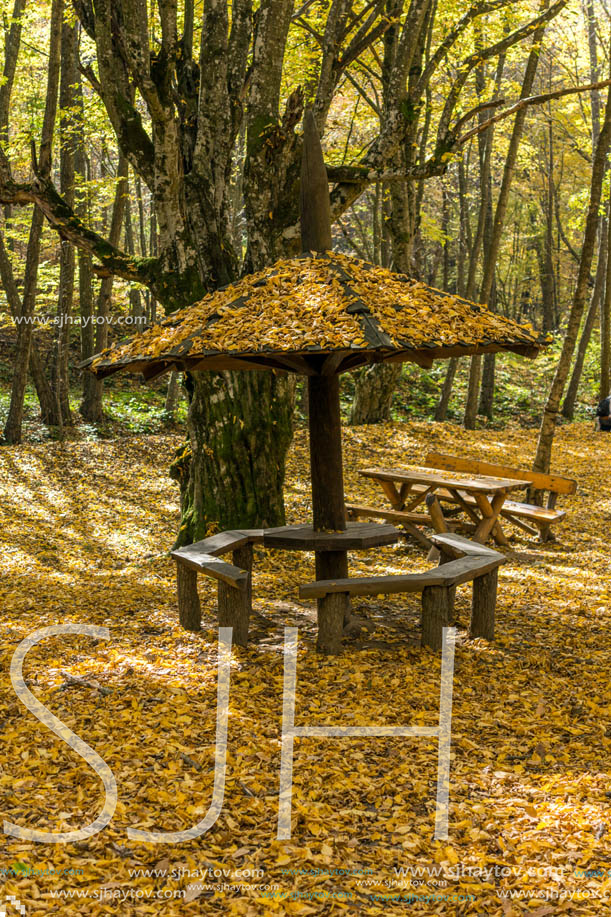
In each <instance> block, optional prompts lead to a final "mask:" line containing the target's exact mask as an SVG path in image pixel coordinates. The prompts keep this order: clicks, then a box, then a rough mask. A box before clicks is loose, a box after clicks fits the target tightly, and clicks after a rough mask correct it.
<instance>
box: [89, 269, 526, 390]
mask: <svg viewBox="0 0 611 917" xmlns="http://www.w3.org/2000/svg"><path fill="white" fill-rule="evenodd" d="M543 343H544V342H543V341H542V340H541V339H540V338H539V337H538V335H537V334H536V332H535V331H534V330H533V328H532V327H530V326H523V325H518V324H517V323H516V322H513V321H511V320H509V319H506V318H504V317H503V316H500V315H497V314H495V313H493V312H490V311H489V310H488V309H486V308H485V307H484V306H482V305H478V304H476V303H472V302H469V301H468V300H466V299H463V298H462V297H460V296H455V295H453V294H450V293H444V292H442V291H440V290H436V289H434V288H433V287H429V286H427V285H426V284H424V283H420V282H419V281H415V280H412V279H410V278H409V277H407V276H406V275H404V274H397V273H393V272H392V271H389V270H386V269H385V268H381V267H376V266H375V265H371V264H367V263H365V262H363V261H359V260H357V259H355V258H350V257H348V256H346V255H341V254H336V253H331V252H325V253H324V254H321V255H310V254H306V255H302V256H301V257H299V258H292V259H287V260H285V261H277V262H276V263H275V264H273V265H272V266H271V267H269V268H266V269H265V270H263V271H259V272H258V273H256V274H249V275H247V276H245V277H243V278H242V279H241V280H239V281H237V282H236V283H233V284H230V285H229V286H228V287H226V288H224V289H222V290H217V291H215V292H214V293H210V294H209V295H208V296H206V297H204V299H202V300H201V302H198V303H194V304H193V305H191V306H188V307H187V308H185V309H182V310H180V311H179V312H175V313H172V314H171V315H169V316H168V317H167V318H165V319H164V320H163V321H162V322H160V323H159V324H156V325H154V326H152V327H151V328H148V329H147V330H146V331H144V332H142V333H140V334H136V335H134V336H133V337H132V338H130V339H128V340H126V341H124V342H122V343H119V344H116V345H114V346H113V347H111V348H109V349H108V350H106V351H104V352H103V353H101V354H98V355H97V356H95V357H94V358H93V359H92V360H91V361H89V368H90V369H91V370H92V371H93V372H95V373H96V374H97V375H99V376H107V375H110V374H112V373H114V372H117V371H118V370H120V369H127V370H129V371H131V372H144V374H145V376H147V377H148V378H150V377H153V376H155V375H158V374H159V373H161V372H164V371H165V370H167V369H173V368H181V369H202V370H203V369H257V368H259V369H261V368H265V367H270V368H278V369H285V370H289V371H292V372H302V373H307V374H311V373H312V372H319V371H323V372H325V373H326V372H329V371H332V372H343V371H345V370H348V369H354V368H355V367H357V366H361V365H363V364H365V363H371V362H379V361H413V362H416V363H420V364H422V365H430V363H431V362H432V360H433V359H436V358H440V357H441V358H443V357H449V356H460V355H462V354H472V353H486V352H488V353H490V352H494V351H497V350H513V351H515V352H517V353H520V354H523V355H525V356H535V355H536V353H537V352H538V350H539V348H540V347H541V346H542V344H543ZM325 357H326V358H327V360H325ZM324 364H326V366H325V368H323V366H324Z"/></svg>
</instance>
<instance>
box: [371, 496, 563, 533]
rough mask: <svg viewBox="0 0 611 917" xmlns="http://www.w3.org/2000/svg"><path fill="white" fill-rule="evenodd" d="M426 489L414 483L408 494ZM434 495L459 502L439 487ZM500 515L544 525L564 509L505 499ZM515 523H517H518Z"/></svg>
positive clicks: (471, 499)
mask: <svg viewBox="0 0 611 917" xmlns="http://www.w3.org/2000/svg"><path fill="white" fill-rule="evenodd" d="M426 489H427V488H426V487H425V486H424V485H422V484H414V486H413V487H412V489H411V491H410V495H411V494H414V495H415V494H418V493H424V492H425V491H426ZM435 496H436V497H437V499H438V500H441V502H442V503H453V504H455V505H458V502H459V501H458V500H457V499H456V497H455V496H454V494H452V493H450V491H449V490H443V489H440V490H438V491H436V492H435ZM462 498H463V500H464V502H465V503H468V504H469V506H473V507H475V506H477V503H476V501H475V498H474V497H472V496H471V494H463V495H462ZM396 512H397V513H398V514H399V515H401V513H400V511H399V510H396ZM363 515H365V513H363ZM405 515H411V516H415V515H417V513H406V514H405ZM501 516H505V518H506V519H509V520H510V521H515V520H513V518H512V517H514V516H516V517H518V518H520V519H527V520H530V521H532V522H533V523H534V524H535V525H538V526H545V525H551V524H552V523H554V522H559V521H560V520H561V519H564V517H565V516H566V510H563V509H548V508H547V507H546V506H536V505H535V504H534V503H518V502H517V501H516V500H505V502H504V504H503V508H502V509H501ZM516 524H518V525H519V523H516ZM526 531H527V532H529V533H530V534H532V535H537V534H539V532H538V530H534V529H530V528H526Z"/></svg>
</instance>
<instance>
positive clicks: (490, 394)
mask: <svg viewBox="0 0 611 917" xmlns="http://www.w3.org/2000/svg"><path fill="white" fill-rule="evenodd" d="M548 6H549V0H542V2H541V4H540V11H541V12H543V11H544V10H545V9H546V8H547V7H548ZM544 34H545V24H544V25H542V26H541V27H540V28H539V29H538V30H537V31H536V32H535V34H534V35H533V42H532V48H531V51H530V54H529V56H528V60H527V62H526V68H525V71H524V77H523V79H522V87H521V90H520V98H522V99H525V98H528V97H529V96H530V95H531V94H532V88H533V85H534V81H535V76H536V73H537V67H538V64H539V57H540V53H541V42H542V40H543V36H544ZM499 73H500V75H501V76H502V61H499V71H498V72H497V86H499V85H500V77H499V75H498V74H499ZM526 114H527V110H526V108H523V109H521V110H520V111H518V113H517V114H516V117H515V120H514V123H513V129H512V132H511V138H510V141H509V147H508V149H507V155H506V157H505V165H504V167H503V178H502V180H501V188H500V191H499V196H498V200H497V202H496V207H495V210H494V220H493V221H492V225H490V223H491V218H490V214H491V211H492V189H491V188H490V191H489V200H488V207H487V219H486V224H485V228H484V231H485V247H484V265H483V271H482V283H481V288H480V297H479V298H480V302H484V303H487V304H488V308H490V309H492V310H493V311H496V288H495V272H496V263H497V259H498V252H499V246H500V244H501V238H502V235H503V231H504V228H505V222H506V216H507V206H508V204H509V193H510V190H511V185H512V183H513V176H514V173H515V166H516V160H517V156H518V150H519V147H520V142H521V140H522V135H523V132H524V123H525V121H526ZM489 142H490V143H492V137H491V138H490V141H489ZM489 180H490V179H489ZM475 359H476V358H474V360H475ZM480 359H481V358H477V360H478V361H479V360H480ZM495 364H496V356H495V354H486V356H485V357H484V372H483V377H482V390H481V396H480V402H479V413H480V414H483V415H484V416H486V417H492V409H493V402H494V375H495ZM474 374H475V376H476V377H477V367H475V370H474ZM476 381H477V379H474V385H473V389H474V390H473V392H472V397H473V399H475V395H476V392H475V382H476Z"/></svg>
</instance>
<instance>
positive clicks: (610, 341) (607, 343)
mask: <svg viewBox="0 0 611 917" xmlns="http://www.w3.org/2000/svg"><path fill="white" fill-rule="evenodd" d="M609 222H611V203H610V205H609V218H608V223H607V254H606V268H607V270H606V280H605V295H604V297H603V301H602V303H601V309H600V382H599V389H598V392H599V400H600V401H602V399H603V398H606V397H607V395H609V394H610V387H611V379H610V375H611V232H610V231H609Z"/></svg>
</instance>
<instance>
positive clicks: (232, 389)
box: [173, 371, 293, 546]
mask: <svg viewBox="0 0 611 917" xmlns="http://www.w3.org/2000/svg"><path fill="white" fill-rule="evenodd" d="M187 385H188V388H189V390H190V404H189V413H188V421H187V425H188V431H189V444H188V446H186V447H184V448H183V449H181V450H179V460H178V461H177V462H175V463H174V466H173V476H174V477H175V478H176V479H178V480H179V481H180V485H181V504H182V521H181V528H180V532H179V535H178V539H177V546H180V545H184V544H190V543H191V542H193V541H197V540H199V539H201V538H204V537H205V535H206V534H207V533H209V532H210V530H211V529H214V528H219V529H231V528H241V527H242V528H243V527H246V528H253V527H256V526H259V525H282V524H283V523H284V521H285V517H284V502H283V484H284V461H285V456H286V450H287V449H288V446H289V444H290V442H291V436H292V415H293V397H292V391H293V386H292V384H291V380H288V379H287V378H286V377H282V376H280V375H276V374H274V373H271V372H261V373H259V372H256V371H254V372H225V373H209V372H206V373H192V374H190V375H189V377H188V379H187Z"/></svg>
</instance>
